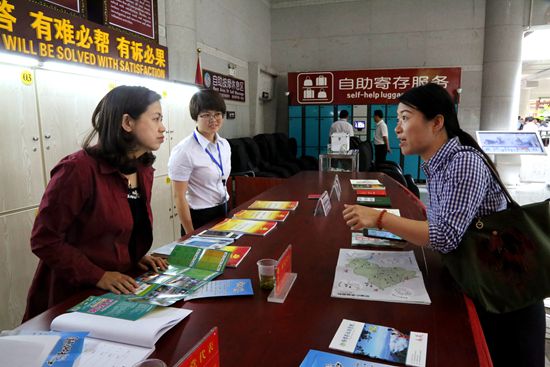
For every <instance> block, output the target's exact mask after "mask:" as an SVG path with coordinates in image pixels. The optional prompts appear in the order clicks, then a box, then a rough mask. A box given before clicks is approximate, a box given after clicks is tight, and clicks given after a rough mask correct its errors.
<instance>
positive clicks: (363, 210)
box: [342, 204, 380, 230]
mask: <svg viewBox="0 0 550 367" xmlns="http://www.w3.org/2000/svg"><path fill="white" fill-rule="evenodd" d="M344 207H345V209H344V211H343V212H342V214H343V215H344V220H345V221H346V224H347V225H348V226H350V227H351V229H353V230H358V229H362V228H374V227H376V220H377V219H378V216H379V215H380V211H379V210H376V209H372V208H369V207H366V206H362V205H347V204H344Z"/></svg>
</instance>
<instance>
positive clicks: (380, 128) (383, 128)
mask: <svg viewBox="0 0 550 367" xmlns="http://www.w3.org/2000/svg"><path fill="white" fill-rule="evenodd" d="M384 136H385V137H388V125H386V123H385V122H384V120H380V121H378V122H377V123H376V131H375V132H374V145H382V144H386V142H385V141H384V139H383V137H384Z"/></svg>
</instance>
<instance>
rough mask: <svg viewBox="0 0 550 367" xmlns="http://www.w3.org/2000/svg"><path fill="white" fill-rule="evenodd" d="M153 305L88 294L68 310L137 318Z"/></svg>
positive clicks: (146, 312)
mask: <svg viewBox="0 0 550 367" xmlns="http://www.w3.org/2000/svg"><path fill="white" fill-rule="evenodd" d="M155 307H156V306H154V305H147V304H140V303H135V302H128V301H124V300H122V299H114V298H108V297H101V296H90V297H88V298H86V299H85V300H84V301H82V302H80V303H79V304H77V305H76V306H74V307H71V308H70V309H69V310H68V311H69V312H83V313H89V314H94V315H101V316H109V317H115V318H119V319H125V320H137V319H139V318H140V317H142V316H144V315H146V314H148V313H149V312H151V311H152V310H153V309H155Z"/></svg>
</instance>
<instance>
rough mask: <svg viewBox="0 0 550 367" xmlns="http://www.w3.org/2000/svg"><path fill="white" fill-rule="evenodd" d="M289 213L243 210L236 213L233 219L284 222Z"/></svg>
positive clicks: (284, 211)
mask: <svg viewBox="0 0 550 367" xmlns="http://www.w3.org/2000/svg"><path fill="white" fill-rule="evenodd" d="M289 213H290V212H289V211H287V210H241V211H239V212H237V213H235V214H234V215H233V218H237V219H250V220H272V221H275V222H284V221H285V219H286V218H287V217H288V214H289Z"/></svg>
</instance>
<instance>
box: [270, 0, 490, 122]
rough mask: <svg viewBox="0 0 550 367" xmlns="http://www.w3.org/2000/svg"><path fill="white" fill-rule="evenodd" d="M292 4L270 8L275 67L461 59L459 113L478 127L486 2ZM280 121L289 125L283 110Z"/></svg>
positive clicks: (449, 63)
mask: <svg viewBox="0 0 550 367" xmlns="http://www.w3.org/2000/svg"><path fill="white" fill-rule="evenodd" d="M302 3H312V1H310V2H307V1H305V2H302ZM289 5H291V2H285V3H277V2H276V3H274V5H273V9H272V11H271V30H272V37H271V46H272V47H271V55H272V66H273V68H274V69H276V70H277V71H278V72H281V73H286V72H289V71H305V70H346V69H375V68H405V67H432V66H433V67H445V66H447V67H451V66H458V67H461V68H462V89H463V93H462V96H461V102H460V107H459V119H460V121H461V124H462V126H463V128H464V129H465V130H467V131H470V132H473V131H475V130H476V129H477V127H478V126H479V115H480V104H481V76H482V65H483V34H484V21H485V1H483V0H460V1H456V0H392V1H387V0H361V1H347V2H340V1H338V2H334V3H328V4H321V5H318V4H316V5H307V6H289ZM277 124H278V126H280V125H281V124H285V122H284V116H283V115H282V114H281V118H279V117H278V118H277Z"/></svg>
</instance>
